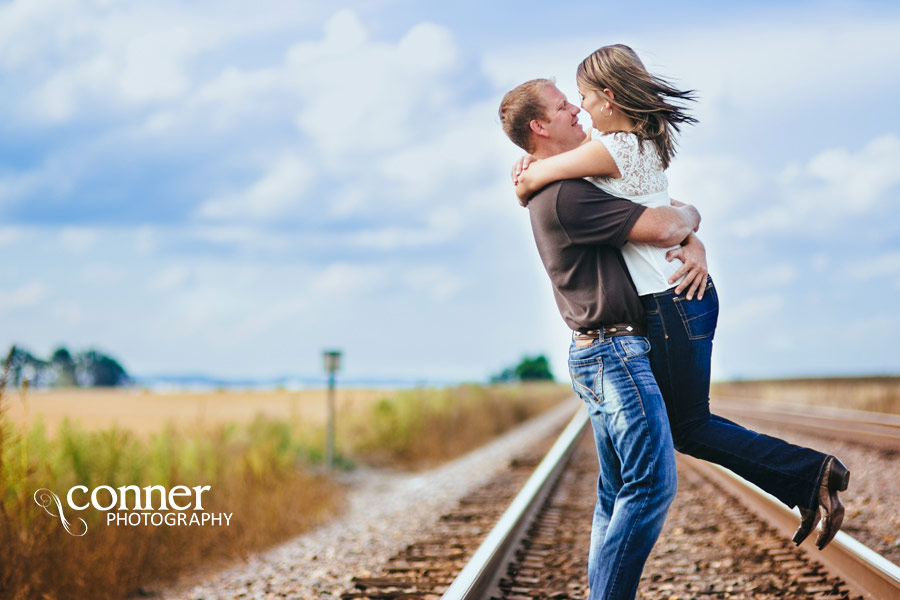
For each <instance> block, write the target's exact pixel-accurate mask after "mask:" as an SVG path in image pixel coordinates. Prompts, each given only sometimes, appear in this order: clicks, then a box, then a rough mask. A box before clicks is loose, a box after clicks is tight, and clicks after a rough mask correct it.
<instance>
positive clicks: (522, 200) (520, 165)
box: [510, 154, 534, 206]
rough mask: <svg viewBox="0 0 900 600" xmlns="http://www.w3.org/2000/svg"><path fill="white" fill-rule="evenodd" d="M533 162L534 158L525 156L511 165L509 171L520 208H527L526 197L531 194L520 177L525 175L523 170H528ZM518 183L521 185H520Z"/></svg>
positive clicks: (528, 155)
mask: <svg viewBox="0 0 900 600" xmlns="http://www.w3.org/2000/svg"><path fill="white" fill-rule="evenodd" d="M533 162H534V157H533V156H531V155H530V154H525V155H523V156H522V158H520V159H519V160H517V161H516V162H515V164H513V166H512V171H510V176H511V177H512V183H513V185H514V186H516V195H517V196H518V197H519V205H520V206H528V196H530V195H531V194H530V193H529V191H528V185H527V183H522V181H520V180H521V179H523V178H522V175H523V174H524V173H525V170H526V169H528V165H530V164H531V163H533ZM520 183H522V185H520Z"/></svg>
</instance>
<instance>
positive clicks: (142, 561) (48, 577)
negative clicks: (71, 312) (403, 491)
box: [0, 377, 572, 600]
mask: <svg viewBox="0 0 900 600" xmlns="http://www.w3.org/2000/svg"><path fill="white" fill-rule="evenodd" d="M0 380H2V377H0ZM571 395H572V392H571V390H570V389H569V388H568V387H567V386H564V385H553V384H551V385H523V386H490V387H486V386H476V385H461V386H457V387H453V388H441V389H414V390H401V391H391V390H354V389H344V390H338V393H337V396H336V409H337V417H338V418H337V455H338V465H339V468H346V467H347V466H348V465H351V464H352V463H353V462H366V463H369V464H384V465H388V466H391V467H393V468H412V469H417V468H425V467H428V466H430V465H433V464H436V463H440V462H442V461H445V460H448V459H451V458H453V457H455V456H458V455H460V454H462V453H464V452H466V451H467V450H470V449H472V448H475V447H477V446H479V445H481V444H483V443H485V442H487V441H489V440H490V439H491V438H492V437H494V436H496V435H497V434H499V433H501V432H503V431H505V430H508V429H510V428H511V427H515V426H516V425H517V424H519V423H521V422H522V421H524V420H526V419H528V418H530V417H532V416H534V415H536V414H538V413H540V412H543V411H544V410H546V409H548V408H550V407H551V406H553V405H555V404H557V403H558V402H560V401H561V400H564V399H570V398H571ZM325 418H326V391H325V390H311V391H296V392H295V391H252V392H240V391H214V392H207V393H152V392H148V391H143V390H127V389H126V390H122V389H120V390H105V389H104V390H100V389H85V390H52V391H39V392H34V391H29V392H27V393H24V392H23V391H22V390H19V389H12V388H6V389H5V390H4V389H3V385H2V381H0V540H2V543H0V598H10V599H11V600H30V599H32V598H46V599H48V600H49V599H53V600H68V599H73V600H74V599H79V600H80V599H82V598H94V599H96V600H102V599H107V598H110V599H111V598H122V597H127V596H128V595H129V594H133V593H134V591H135V590H136V589H137V588H138V587H139V586H140V585H142V584H143V583H146V582H150V581H159V580H165V579H170V578H173V577H177V576H178V574H179V573H183V572H185V571H188V570H191V569H194V568H199V567H202V566H203V565H206V564H208V563H209V561H210V560H214V561H229V560H234V559H235V558H238V557H245V556H247V555H248V554H249V553H251V552H253V551H255V550H257V549H259V548H263V547H266V546H269V545H271V544H274V543H278V542H279V541H282V540H284V539H288V538H290V537H291V536H293V535H297V534H299V533H301V532H303V531H305V530H307V529H309V528H310V527H312V526H314V525H315V524H316V523H319V522H321V521H322V520H323V519H327V518H329V517H330V516H331V515H333V514H334V513H335V512H336V511H338V510H340V508H341V499H342V496H343V489H342V488H341V486H340V485H339V484H338V483H337V482H336V481H335V480H334V479H333V478H332V477H331V476H330V475H329V474H328V473H325V472H324V471H323V469H322V468H321V465H322V456H323V448H324V425H325ZM76 485H78V486H81V485H83V486H85V489H93V490H96V489H99V487H102V486H108V487H109V489H113V488H118V487H120V486H138V487H143V486H151V485H152V486H163V488H165V489H174V487H175V486H180V485H184V486H188V487H193V486H197V485H205V486H208V487H209V492H208V496H207V497H206V498H205V499H204V502H205V504H204V509H205V510H206V511H207V513H212V514H217V513H227V514H231V515H233V516H234V519H233V520H230V522H229V524H228V526H226V527H180V526H178V527H171V526H166V527H161V526H156V525H154V524H152V523H151V524H149V525H148V524H147V523H143V524H137V525H135V526H118V525H113V526H110V525H108V524H105V523H104V521H103V518H104V517H105V516H106V514H107V513H106V512H105V509H99V510H93V509H91V510H87V509H85V510H84V511H83V512H78V513H73V511H72V510H71V507H70V509H69V511H68V512H69V517H70V518H75V517H77V518H79V519H80V518H81V517H84V518H85V520H86V523H85V524H86V525H88V526H89V529H90V531H89V532H87V531H86V530H85V532H86V535H85V537H74V536H73V535H69V533H67V532H66V530H64V528H63V527H62V526H61V524H60V520H59V519H55V518H51V516H50V515H48V514H45V513H44V512H43V511H42V510H41V509H40V508H39V507H37V506H36V505H35V498H34V494H35V491H36V490H39V489H42V488H47V489H49V490H52V491H56V492H59V493H60V494H61V495H63V497H65V492H66V490H70V489H73V486H76ZM123 494H124V492H123ZM113 504H115V501H113ZM119 509H121V506H120V507H119ZM119 509H117V510H118V513H119V514H122V515H127V514H129V511H130V509H128V508H126V509H124V512H123V511H122V510H119ZM79 510H81V509H79ZM131 512H136V510H135V511H131ZM146 514H150V513H146ZM157 514H161V513H157ZM138 516H139V515H138ZM182 516H184V515H183V514H182ZM123 518H125V517H124V516H123ZM79 522H80V521H79ZM79 531H80V529H79Z"/></svg>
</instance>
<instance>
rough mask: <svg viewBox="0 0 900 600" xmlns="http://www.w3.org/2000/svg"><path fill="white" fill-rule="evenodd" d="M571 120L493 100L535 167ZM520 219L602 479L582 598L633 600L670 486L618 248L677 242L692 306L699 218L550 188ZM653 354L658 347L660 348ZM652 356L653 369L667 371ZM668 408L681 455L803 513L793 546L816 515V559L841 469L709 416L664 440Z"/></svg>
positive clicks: (535, 100)
mask: <svg viewBox="0 0 900 600" xmlns="http://www.w3.org/2000/svg"><path fill="white" fill-rule="evenodd" d="M578 112H579V109H578V107H575V106H573V105H572V104H570V103H569V102H568V101H567V100H566V98H565V96H564V95H563V94H562V93H561V92H560V91H559V90H558V89H557V88H556V87H555V86H554V85H553V82H551V81H549V80H533V81H530V82H527V83H525V84H522V85H521V86H519V87H517V88H515V89H514V90H512V91H511V92H509V93H508V94H507V95H506V96H505V97H504V99H503V102H502V103H501V107H500V118H501V121H502V123H503V128H504V131H505V132H506V133H507V135H508V136H509V137H510V139H511V140H512V141H513V142H514V143H516V144H517V145H519V146H520V147H522V148H524V149H525V150H526V151H528V152H530V153H531V154H532V155H533V156H534V157H535V158H538V159H540V158H545V157H549V156H553V155H555V154H558V153H560V152H564V151H567V150H570V149H573V148H575V147H577V146H578V145H580V144H581V143H582V142H583V140H584V131H583V129H582V128H581V126H580V124H579V123H578V118H577V115H578ZM676 204H677V203H676ZM528 207H529V211H530V216H531V224H532V229H533V231H534V236H535V241H536V242H537V246H538V251H539V254H540V256H541V260H542V262H543V263H544V266H545V268H546V270H547V273H548V275H549V276H550V280H551V282H552V284H553V290H554V295H555V297H556V301H557V305H558V307H559V310H560V312H561V314H562V316H563V319H564V320H565V321H566V323H567V324H568V325H569V327H570V328H571V329H572V330H573V331H574V332H575V333H574V334H573V339H574V342H573V344H572V346H571V348H570V354H569V368H570V373H571V376H572V380H573V387H574V389H575V390H576V391H577V392H578V394H579V396H580V397H581V398H582V399H583V400H584V401H585V402H586V404H587V405H588V411H589V415H590V419H591V424H592V426H593V429H594V438H595V442H596V444H597V452H598V458H599V461H600V466H601V477H600V482H599V485H598V500H597V505H596V508H595V511H594V520H593V527H592V530H591V548H590V553H589V558H588V579H589V583H590V587H591V598H603V599H606V600H609V599H615V598H633V597H634V595H635V593H636V590H637V585H638V581H639V579H640V573H641V571H642V569H643V565H644V562H645V561H646V558H647V556H648V555H649V552H650V550H651V548H652V546H653V544H654V543H655V542H656V539H657V537H658V536H659V532H660V530H661V528H662V524H663V521H664V520H665V516H666V512H667V510H668V506H669V504H670V503H671V500H672V497H673V496H674V493H675V488H676V478H675V467H674V456H673V441H672V435H671V433H670V429H669V423H668V421H667V418H666V406H665V404H664V403H663V399H662V397H661V394H660V390H659V386H658V385H657V382H656V379H654V376H653V372H652V370H651V363H650V361H649V360H648V352H649V349H650V345H649V343H648V341H647V339H646V338H645V337H643V336H645V335H646V332H645V331H644V324H645V319H644V312H643V308H642V303H641V301H640V299H639V298H638V296H637V293H636V291H635V290H634V287H633V285H632V283H631V279H630V277H629V275H628V272H627V269H626V267H625V264H624V261H623V260H622V258H621V255H620V254H619V252H618V248H620V247H621V246H622V245H623V244H624V243H625V242H626V241H633V242H644V243H649V244H652V245H657V246H661V247H671V246H676V245H678V244H679V243H681V242H684V243H683V245H682V246H681V247H680V248H679V249H677V250H675V251H672V253H671V254H674V255H675V256H676V257H678V258H680V259H681V260H682V261H683V263H684V266H683V267H682V268H681V269H680V270H679V272H677V273H676V274H675V276H674V277H673V278H672V281H675V280H677V279H678V278H679V277H681V276H682V275H684V279H683V280H682V281H681V282H680V283H679V285H678V288H677V289H676V291H677V292H679V293H680V292H681V291H683V290H687V294H686V296H687V298H688V299H690V298H691V297H692V296H693V295H695V294H696V292H697V290H698V288H699V286H701V285H705V284H706V279H707V272H706V257H705V250H704V249H703V246H702V244H701V243H700V242H699V240H697V238H696V236H694V235H693V234H692V231H694V230H695V229H696V228H697V226H698V224H699V222H700V216H699V214H698V213H697V211H696V210H695V209H694V208H693V207H690V206H685V205H678V206H665V207H658V208H646V207H643V206H640V205H637V204H633V203H631V202H629V201H626V200H622V199H620V198H615V197H613V196H610V195H609V194H607V193H605V192H603V191H601V190H599V189H598V188H596V187H595V186H593V185H592V184H590V183H588V182H586V181H583V180H568V181H560V182H556V183H553V184H551V185H549V186H547V187H545V188H543V189H542V190H539V191H538V192H537V193H536V194H535V195H534V196H533V197H532V198H531V200H530V202H529V204H528ZM658 342H659V343H660V344H661V346H665V343H664V340H662V339H660V340H656V341H654V344H655V345H656V344H657V343H658ZM663 356H664V354H661V355H659V356H657V359H658V360H657V361H656V362H657V363H659V362H660V360H662V362H663V363H665V362H666V359H662V357H663ZM654 367H657V369H659V365H658V364H654ZM660 372H661V373H662V372H663V371H660ZM666 381H668V380H666ZM670 393H671V391H670V392H667V398H666V399H667V400H668V399H669V398H668V395H669V394H670ZM677 395H678V394H672V396H673V397H674V396H677ZM701 400H702V398H701ZM675 406H677V405H673V406H672V407H669V408H670V409H669V418H670V419H672V424H673V429H675V431H676V434H678V437H677V438H676V440H675V442H676V445H677V447H678V448H679V449H680V450H682V451H684V452H687V453H689V454H692V455H694V456H698V457H699V458H704V459H706V460H712V461H713V462H717V463H719V464H722V465H724V466H726V467H729V468H731V469H732V470H734V471H735V472H737V473H738V474H741V475H744V476H745V477H747V478H749V479H751V480H752V481H755V482H757V483H758V484H760V485H761V486H762V487H764V488H765V487H767V485H766V484H771V485H770V486H769V487H770V489H772V488H775V489H776V491H785V490H784V489H781V488H785V487H790V488H791V490H789V493H788V492H785V495H784V496H780V497H781V499H782V500H783V501H785V503H786V504H788V505H799V506H801V514H802V517H803V521H802V523H801V527H800V529H798V532H797V534H796V535H795V541H797V540H802V538H805V537H806V535H807V534H808V533H809V531H811V529H812V528H813V527H815V525H816V523H818V520H819V509H820V508H822V509H823V510H824V512H825V519H824V527H823V533H822V535H820V548H821V547H823V545H824V544H827V543H828V541H830V540H831V538H832V537H833V536H834V534H835V533H836V532H837V528H838V527H839V526H840V519H841V518H842V515H843V507H842V505H841V504H840V501H839V500H838V498H837V493H836V492H837V490H841V489H846V484H847V480H848V478H849V472H848V471H846V468H845V467H843V465H842V464H840V461H837V459H835V458H834V457H828V456H826V455H824V454H821V453H818V452H815V451H813V450H810V449H808V448H801V447H797V446H792V445H789V444H787V443H786V442H783V441H782V440H778V439H777V438H771V437H769V436H764V435H760V434H757V433H755V432H752V431H749V430H746V429H744V428H742V427H740V426H739V425H736V424H734V423H731V422H730V421H727V420H724V419H721V418H719V417H716V416H715V415H708V414H707V415H706V421H705V424H706V426H705V427H699V426H692V427H681V426H679V427H678V428H675V424H676V422H677V421H678V419H679V410H678V409H677V408H675V409H674V410H673V407H675ZM678 425H683V424H682V423H680V422H678ZM726 429H727V430H728V431H724V430H726ZM736 446H743V447H740V448H738V447H736ZM773 457H774V458H773ZM795 458H796V459H797V460H798V461H801V460H802V462H804V463H805V465H804V466H803V469H802V470H804V471H805V472H804V474H803V477H799V476H798V471H799V469H797V468H795V467H794V466H792V462H795V461H794V459H795ZM776 459H777V460H776ZM778 461H780V462H778ZM785 465H787V466H785ZM747 471H750V472H751V473H750V474H749V475H748V473H747ZM801 480H802V481H801ZM801 498H803V499H804V500H803V501H802V503H801V500H800V499H801ZM804 506H809V507H810V508H803V507H804ZM798 543H799V541H798Z"/></svg>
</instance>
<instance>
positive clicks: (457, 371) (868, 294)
mask: <svg viewBox="0 0 900 600" xmlns="http://www.w3.org/2000/svg"><path fill="white" fill-rule="evenodd" d="M611 43H625V44H628V45H630V46H631V47H633V48H634V49H635V50H636V51H637V52H638V54H639V55H640V56H641V58H642V59H643V60H644V62H645V64H646V65H647V67H648V68H649V69H650V70H651V72H653V73H655V74H658V75H662V76H664V77H666V78H668V79H670V80H672V81H674V82H675V83H676V85H677V86H679V87H682V88H688V89H694V90H697V93H698V97H699V101H698V102H697V103H696V105H695V106H694V107H693V110H694V114H695V116H696V117H697V118H698V119H699V121H700V122H699V123H698V124H697V125H696V126H693V127H690V128H687V129H685V130H684V131H683V134H682V135H681V137H680V138H679V151H678V154H677V156H676V158H675V160H674V162H673V163H672V165H671V167H670V168H669V171H668V176H669V183H670V192H671V194H672V196H674V197H676V198H678V199H679V200H682V201H685V202H689V203H691V204H694V205H696V206H697V207H698V209H699V210H700V212H701V214H702V215H703V221H702V223H701V226H700V232H699V234H700V237H701V239H702V240H703V241H704V242H705V243H706V246H707V251H708V256H709V263H710V271H711V274H712V276H713V278H714V280H715V282H716V287H717V289H718V291H719V298H720V303H721V312H720V320H719V326H718V330H717V333H716V341H715V351H714V353H713V376H714V378H716V379H731V378H757V377H789V376H822V375H868V374H886V373H894V374H895V373H900V351H898V349H897V344H896V341H895V340H897V339H898V338H900V311H897V310H896V306H897V304H896V302H895V300H894V298H895V297H896V296H897V295H898V293H900V219H898V218H897V217H898V208H900V116H898V103H897V98H898V96H900V66H898V65H900V6H898V5H896V4H895V3H889V2H852V3H851V2H819V1H810V2H754V3H752V4H751V3H746V4H737V3H715V2H690V1H687V2H679V3H671V2H630V3H619V4H613V3H606V2H572V3H564V2H563V3H556V4H553V3H547V2H506V1H496V2H488V3H485V2H474V1H469V0H465V1H461V2H455V3H445V2H440V3H439V2H419V1H414V0H408V1H407V0H398V1H389V0H381V1H375V2H371V1H370V2H346V3H342V2H328V3H325V2H304V1H302V0H259V1H257V2H255V3H252V5H250V4H248V3H246V2H238V1H233V0H197V1H194V2H171V1H167V0H155V1H152V2H150V1H133V2H118V1H115V0H93V1H89V0H80V1H69V0H24V1H22V0H13V1H8V0H7V1H5V2H0V112H2V114H3V115H4V118H3V119H2V120H0V256H2V260H0V347H8V346H9V345H10V344H13V343H15V344H17V345H20V346H22V347H24V348H26V349H28V350H30V351H31V352H33V353H35V354H36V355H39V356H49V354H50V353H51V352H52V351H53V350H54V349H55V348H57V347H59V346H61V345H64V346H66V347H68V348H69V349H71V350H73V351H77V350H82V349H87V348H98V349H100V350H101V351H104V352H107V353H109V354H111V355H113V356H115V357H116V358H118V359H119V360H120V361H121V362H122V364H123V365H124V366H125V367H126V369H127V370H128V371H129V372H130V373H132V374H134V375H139V376H150V375H158V374H179V373H182V374H183V373H194V374H197V373H202V374H207V375H211V376H217V377H223V378H268V377H276V376H284V375H298V376H309V375H319V374H321V369H322V360H321V353H322V351H323V350H324V349H330V348H339V349H341V350H342V351H343V352H344V362H343V369H342V372H341V376H342V377H346V378H400V379H409V380H416V381H460V380H470V381H478V380H484V379H486V378H487V377H489V376H490V375H491V374H493V373H497V372H499V371H501V370H502V369H503V368H504V367H507V366H510V365H514V364H515V363H516V362H518V360H519V359H520V358H522V357H523V356H525V355H534V354H539V353H542V354H545V355H546V356H548V358H549V359H550V362H551V365H552V367H553V369H554V372H555V373H556V374H557V375H558V376H559V377H560V378H561V379H565V378H566V377H567V375H566V351H567V347H568V338H569V332H568V331H567V329H566V327H565V324H564V323H563V321H562V319H561V318H560V316H559V313H558V311H557V309H556V306H555V303H554V301H553V296H552V292H551V288H550V285H549V280H548V279H547V277H546V274H545V272H544V270H543V267H542V265H541V263H540V260H539V257H538V255H537V251H536V249H535V246H534V241H533V238H532V235H531V229H530V226H529V223H528V214H527V211H526V210H524V209H522V208H520V207H519V206H518V204H517V202H516V198H515V195H514V193H513V190H512V186H511V184H510V182H509V177H508V173H509V169H510V166H511V165H512V163H513V162H514V161H515V160H516V159H517V158H518V157H519V156H520V154H521V151H519V150H518V149H517V148H516V147H515V146H513V145H512V143H510V142H509V141H508V140H507V139H506V138H505V137H504V135H503V133H502V131H501V129H500V125H499V119H498V118H497V107H498V105H499V102H500V99H501V97H502V96H503V94H504V93H505V92H506V91H508V90H509V89H511V88H512V87H514V86H515V85H517V84H519V83H521V82H523V81H525V80H528V79H532V78H535V77H554V78H556V80H557V83H558V86H559V87H560V89H561V90H562V91H563V92H565V93H566V94H568V95H569V97H570V99H572V100H573V101H574V102H576V103H577V93H576V89H575V85H574V74H575V68H576V67H577V65H578V63H579V62H580V61H581V60H582V59H583V58H584V57H585V56H587V55H588V54H589V53H590V52H591V51H593V50H594V49H596V48H598V47H600V46H603V45H606V44H611ZM585 117H586V114H584V113H583V114H582V122H583V123H584V124H585V125H587V124H588V123H589V120H588V119H586V118H585Z"/></svg>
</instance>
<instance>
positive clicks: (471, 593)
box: [441, 408, 588, 600]
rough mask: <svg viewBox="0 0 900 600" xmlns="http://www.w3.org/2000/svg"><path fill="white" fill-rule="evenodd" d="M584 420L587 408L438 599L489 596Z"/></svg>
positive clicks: (571, 449)
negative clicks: (502, 567)
mask: <svg viewBox="0 0 900 600" xmlns="http://www.w3.org/2000/svg"><path fill="white" fill-rule="evenodd" d="M587 422H588V417H587V411H586V410H585V409H584V408H581V409H579V410H578V412H577V413H576V414H575V416H574V417H572V420H571V421H569V424H568V425H567V426H566V428H565V429H564V430H563V432H562V433H561V434H560V436H559V437H558V438H557V440H556V442H555V443H554V444H553V447H552V448H550V451H549V452H547V455H546V456H544V459H543V460H542V461H541V462H540V464H539V465H538V466H537V468H536V469H535V470H534V473H532V475H531V477H529V478H528V481H526V482H525V485H524V486H522V489H521V491H520V492H519V493H518V495H517V496H516V497H515V499H513V501H512V503H511V504H510V505H509V508H507V509H506V512H504V513H503V515H502V516H501V517H500V520H499V521H497V524H496V525H495V526H494V528H493V529H492V530H491V531H490V533H488V535H487V537H486V538H485V539H484V541H483V542H482V543H481V545H480V546H479V547H478V549H477V550H476V551H475V554H473V555H472V558H471V559H470V560H469V562H468V563H467V564H466V566H465V567H463V570H462V571H460V573H459V575H457V577H456V579H454V580H453V583H452V584H451V585H450V587H449V588H447V591H446V592H444V595H443V596H441V599H442V600H481V599H483V598H487V597H489V594H490V592H491V590H492V589H493V588H494V586H496V584H497V582H498V581H499V579H500V575H501V573H500V567H501V566H502V565H503V564H505V563H506V562H507V561H508V558H509V557H510V556H511V554H512V553H513V551H514V550H515V547H516V545H517V544H518V542H519V540H520V539H521V537H522V535H523V534H524V533H525V530H526V528H527V525H528V524H529V523H530V522H531V520H532V519H533V517H534V515H535V514H536V513H537V511H538V510H539V509H540V507H541V505H542V504H543V502H544V500H545V499H546V497H547V495H548V494H549V493H550V491H551V490H552V489H553V486H554V485H555V483H556V482H557V480H558V479H559V476H560V474H561V473H562V471H563V469H564V468H565V466H566V464H567V463H568V460H569V458H570V457H571V456H572V453H573V452H574V450H575V442H576V441H577V440H578V438H579V436H580V435H581V433H582V432H583V431H584V429H585V426H586V425H587Z"/></svg>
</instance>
